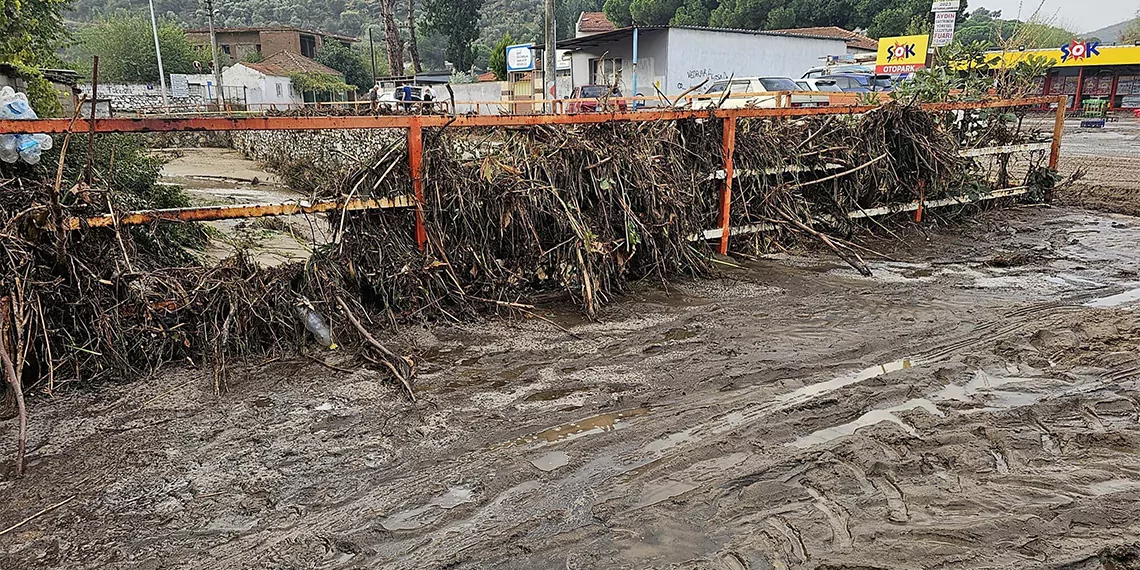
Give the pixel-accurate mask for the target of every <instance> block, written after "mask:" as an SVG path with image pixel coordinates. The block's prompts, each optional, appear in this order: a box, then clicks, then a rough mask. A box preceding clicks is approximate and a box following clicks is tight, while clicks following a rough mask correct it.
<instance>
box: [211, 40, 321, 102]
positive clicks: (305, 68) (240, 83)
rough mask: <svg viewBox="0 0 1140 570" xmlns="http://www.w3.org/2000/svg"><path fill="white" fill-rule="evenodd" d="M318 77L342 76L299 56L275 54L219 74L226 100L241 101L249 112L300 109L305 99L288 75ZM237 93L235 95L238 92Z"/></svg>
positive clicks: (282, 52)
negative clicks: (300, 74)
mask: <svg viewBox="0 0 1140 570" xmlns="http://www.w3.org/2000/svg"><path fill="white" fill-rule="evenodd" d="M296 73H321V74H325V75H335V76H336V77H339V78H340V79H342V80H343V79H344V74H342V73H341V72H339V71H337V70H335V69H332V68H331V67H328V66H325V65H322V64H320V63H317V62H315V61H313V60H311V59H309V58H307V57H305V56H303V55H300V54H296V53H291V52H287V51H281V52H277V53H275V54H273V55H271V56H269V57H267V58H265V60H264V61H261V62H259V63H246V62H241V63H236V64H234V65H232V66H230V67H227V68H225V70H223V71H222V83H223V84H225V86H226V98H227V99H232V100H237V101H242V100H244V101H245V104H246V106H247V108H249V109H251V110H263V109H267V108H276V109H289V108H295V107H301V106H303V105H304V103H305V95H304V94H303V93H301V92H300V91H299V90H297V89H296V88H295V87H294V86H293V81H292V80H291V79H290V78H289V76H290V75H292V74H296ZM239 90H240V91H241V93H240V94H239V93H238V91H239Z"/></svg>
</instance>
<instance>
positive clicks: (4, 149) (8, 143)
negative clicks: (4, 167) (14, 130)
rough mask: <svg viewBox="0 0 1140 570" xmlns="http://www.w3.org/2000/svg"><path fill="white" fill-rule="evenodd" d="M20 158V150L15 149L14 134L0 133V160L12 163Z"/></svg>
mask: <svg viewBox="0 0 1140 570" xmlns="http://www.w3.org/2000/svg"><path fill="white" fill-rule="evenodd" d="M19 159H20V151H18V150H16V136H15V135H0V160H2V161H4V162H7V163H8V164H12V163H14V162H16V161H17V160H19Z"/></svg>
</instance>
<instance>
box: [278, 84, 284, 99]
mask: <svg viewBox="0 0 1140 570" xmlns="http://www.w3.org/2000/svg"><path fill="white" fill-rule="evenodd" d="M283 92H284V90H283V89H282V88H281V84H280V83H278V84H277V96H278V97H280V96H281V95H282V94H283Z"/></svg>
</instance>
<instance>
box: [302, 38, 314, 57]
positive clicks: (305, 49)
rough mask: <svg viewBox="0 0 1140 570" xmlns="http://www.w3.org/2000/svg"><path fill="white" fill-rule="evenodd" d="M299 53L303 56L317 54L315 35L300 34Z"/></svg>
mask: <svg viewBox="0 0 1140 570" xmlns="http://www.w3.org/2000/svg"><path fill="white" fill-rule="evenodd" d="M301 55H303V56H305V57H314V56H316V55H317V38H316V36H309V35H304V34H302V35H301Z"/></svg>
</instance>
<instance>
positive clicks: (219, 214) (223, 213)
mask: <svg viewBox="0 0 1140 570" xmlns="http://www.w3.org/2000/svg"><path fill="white" fill-rule="evenodd" d="M414 204H415V200H414V199H413V198H412V197H411V196H399V197H396V198H377V199H367V200H363V199H355V200H349V201H347V202H344V201H341V200H327V201H321V202H313V203H309V202H286V203H281V204H243V205H240V206H204V207H197V208H166V209H162V210H140V211H136V212H125V213H123V214H120V215H118V216H117V217H118V222H119V225H121V226H135V225H140V224H149V223H151V222H207V221H211V220H234V219H240V218H261V217H265V216H289V215H296V214H319V213H321V212H329V211H336V210H348V211H350V212H351V211H360V210H387V209H391V208H410V207H412V206H413V205H414ZM115 218H116V216H112V215H111V214H103V215H100V216H91V217H88V218H80V217H69V218H64V220H63V224H62V225H63V229H65V230H78V229H80V228H106V227H112V226H114V225H115Z"/></svg>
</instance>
